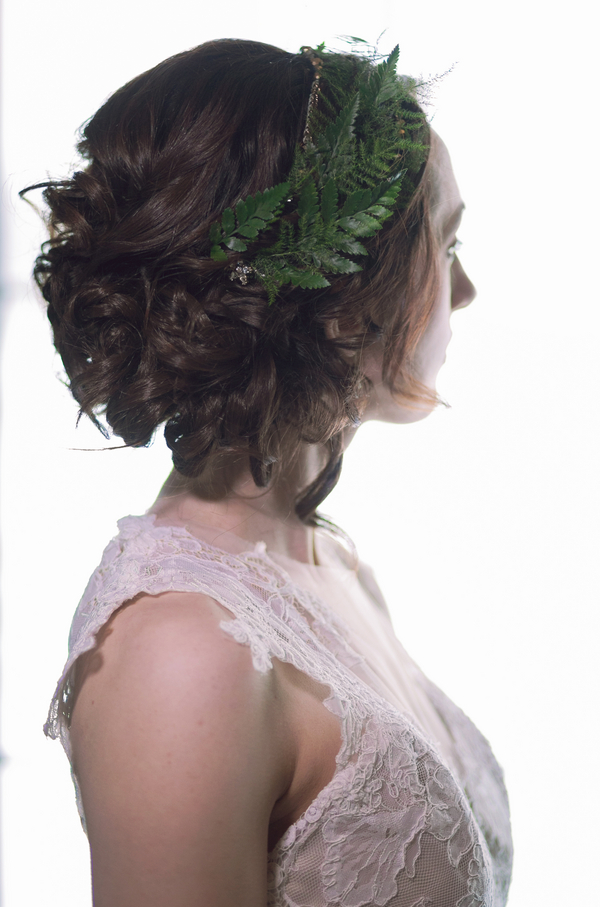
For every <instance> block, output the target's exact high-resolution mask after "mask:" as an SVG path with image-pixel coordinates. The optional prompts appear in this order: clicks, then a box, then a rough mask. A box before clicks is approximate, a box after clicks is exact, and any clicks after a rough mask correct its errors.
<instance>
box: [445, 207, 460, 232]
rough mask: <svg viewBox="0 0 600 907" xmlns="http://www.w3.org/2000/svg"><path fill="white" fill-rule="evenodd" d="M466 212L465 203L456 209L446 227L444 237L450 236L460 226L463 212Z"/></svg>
mask: <svg viewBox="0 0 600 907" xmlns="http://www.w3.org/2000/svg"><path fill="white" fill-rule="evenodd" d="M464 210H465V203H464V202H461V203H460V205H459V206H458V207H457V208H456V210H455V211H453V213H452V214H451V215H450V217H449V218H448V220H447V221H446V224H445V226H444V235H445V236H449V234H450V233H453V232H454V230H456V228H457V227H458V225H459V224H460V221H461V218H462V216H463V211H464Z"/></svg>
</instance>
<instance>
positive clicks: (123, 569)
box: [45, 516, 512, 907]
mask: <svg viewBox="0 0 600 907" xmlns="http://www.w3.org/2000/svg"><path fill="white" fill-rule="evenodd" d="M119 529H120V534H119V536H117V538H116V539H114V540H113V541H112V542H111V543H110V544H109V545H108V547H107V549H106V550H105V552H104V556H103V558H102V562H101V564H100V566H99V567H98V569H97V570H96V571H95V573H94V574H93V576H92V578H91V579H90V582H89V584H88V587H87V589H86V591H85V593H84V595H83V598H82V601H81V603H80V605H79V607H78V609H77V612H76V614H75V618H74V620H73V625H72V628H71V634H70V639H69V659H68V661H67V664H66V666H65V670H64V672H63V675H62V677H61V678H60V680H59V683H58V686H57V690H56V693H55V696H54V699H53V701H52V704H51V707H50V713H49V716H48V721H47V723H46V725H45V731H46V733H47V734H48V735H49V736H51V737H60V738H61V740H62V742H63V745H64V747H65V749H66V751H67V754H68V755H69V757H70V745H69V732H68V726H67V720H66V717H65V716H66V714H67V713H68V705H69V697H70V687H69V675H70V671H71V668H72V666H73V664H74V662H75V661H76V659H77V658H78V656H79V655H81V654H82V653H83V652H85V651H88V650H89V649H91V648H93V646H94V644H95V634H96V633H97V632H98V630H99V629H100V628H101V627H102V626H103V624H104V623H106V621H107V620H108V619H109V618H110V616H111V614H112V613H113V612H114V611H115V610H116V608H118V607H119V606H120V605H121V604H123V603H124V602H125V601H128V600H129V599H131V598H133V597H134V596H136V595H138V594H139V593H147V594H150V595H157V594H159V593H160V592H165V591H169V590H171V591H194V592H200V593H203V594H205V595H208V596H210V597H211V598H213V599H215V600H216V601H218V602H220V603H221V604H222V605H223V606H225V607H226V608H227V609H228V610H229V611H230V612H231V614H232V615H233V619H231V620H226V621H223V622H222V623H221V627H222V629H223V630H224V631H225V632H226V633H228V634H230V635H231V636H232V637H233V639H235V640H236V641H237V642H239V643H241V644H244V645H248V646H249V647H250V650H251V653H252V661H253V664H254V667H255V668H256V669H257V670H258V671H261V672H266V671H268V670H269V669H270V668H271V667H272V659H273V658H277V659H280V660H281V661H285V662H289V663H290V664H292V665H294V667H296V668H297V669H298V670H300V671H303V672H304V673H305V674H307V675H308V676H310V677H311V678H312V679H313V680H315V681H317V682H318V683H320V684H323V685H326V686H327V687H329V690H330V696H329V697H328V698H327V699H326V701H325V703H324V704H325V706H326V707H327V708H328V709H329V710H330V711H331V712H333V713H334V714H335V715H336V716H337V717H338V718H339V721H340V726H341V738H342V745H341V749H340V752H339V753H338V756H337V768H336V771H335V774H334V777H333V779H332V780H331V781H330V783H329V784H328V785H327V786H326V787H325V788H324V789H323V790H322V791H321V792H320V794H319V795H318V796H317V797H316V799H315V800H314V801H313V803H312V804H311V805H310V806H309V808H308V809H307V810H306V811H305V813H304V814H303V815H302V816H301V818H300V819H299V820H298V821H297V822H295V823H294V824H293V825H292V826H291V827H290V828H288V830H287V831H286V832H285V834H284V835H283V837H282V838H281V840H280V841H279V842H278V844H277V845H276V846H275V848H274V850H273V851H272V852H271V853H270V854H269V864H268V869H269V875H268V878H269V902H268V903H269V907H332V905H333V907H375V905H376V907H491V905H495V907H502V905H504V904H505V903H506V896H507V890H508V882H509V878H510V866H511V856H512V851H511V839H510V827H509V821H508V804H507V800H506V793H505V790H504V785H503V781H502V774H501V771H500V768H499V767H498V765H497V763H496V761H495V760H494V757H493V755H492V754H491V751H490V749H489V746H488V744H487V742H486V741H485V740H484V738H483V737H482V736H481V735H480V734H479V732H478V731H477V730H476V729H475V728H474V726H473V725H472V724H471V722H470V721H469V720H468V719H467V718H466V716H464V714H463V713H462V712H461V711H460V709H458V708H457V707H456V706H454V705H453V704H452V703H451V702H450V701H449V700H448V699H447V698H446V697H445V696H444V695H443V694H442V693H441V692H440V691H439V690H437V688H436V687H434V686H433V684H431V683H430V682H429V681H428V680H427V679H426V678H425V677H422V681H421V682H422V684H423V685H424V687H425V688H426V692H427V695H428V696H429V697H430V699H431V701H432V703H433V705H434V706H435V708H436V710H437V711H438V712H439V714H440V716H441V717H442V719H443V721H444V722H445V723H446V725H447V726H448V727H449V728H450V730H451V733H452V735H453V738H454V740H455V741H456V750H457V754H458V762H459V765H458V767H457V769H456V773H455V774H453V772H452V771H451V770H450V768H449V767H448V766H447V765H446V764H445V763H444V761H443V759H442V758H441V757H440V756H439V755H438V753H437V752H436V750H435V747H434V746H433V745H432V744H431V743H430V742H429V741H428V740H427V739H426V737H425V735H424V734H423V733H422V732H421V731H420V730H419V729H418V728H417V726H416V725H415V724H414V723H413V722H411V720H410V716H407V715H406V714H402V713H400V712H399V711H398V710H397V709H396V708H394V707H393V706H392V705H391V704H390V703H389V702H387V701H386V700H385V699H384V698H382V697H381V696H380V695H379V694H378V693H377V692H375V689H374V688H373V685H372V684H371V683H370V679H371V676H370V669H369V667H368V665H367V664H366V663H365V660H364V658H363V657H362V656H361V655H359V654H358V653H356V652H355V651H353V650H352V648H351V647H350V646H349V644H348V643H347V641H346V639H345V637H344V624H343V621H342V620H341V619H340V618H338V617H336V616H335V614H334V613H333V612H332V611H331V610H330V609H329V608H328V607H327V605H326V604H325V603H324V602H322V601H320V600H319V599H317V598H316V597H315V596H313V595H311V594H310V593H308V592H306V591H305V590H303V589H300V588H298V586H296V585H295V584H294V583H292V581H291V579H290V578H289V576H288V575H287V574H286V572H285V571H284V570H283V569H282V568H281V567H278V566H277V565H276V564H275V563H274V562H273V561H272V560H271V559H270V558H269V557H268V555H267V554H266V551H265V548H264V545H262V546H261V545H258V546H256V548H255V550H254V551H252V552H246V553H244V554H242V555H237V556H236V555H232V554H229V553H227V552H224V551H220V550H219V549H216V548H213V547H211V546H209V545H206V544H205V543H203V542H201V541H200V540H199V539H197V538H195V537H194V536H192V535H190V534H189V533H188V532H187V530H185V529H180V528H175V527H157V526H155V525H154V517H152V516H144V517H127V518H125V519H123V520H121V521H120V522H119ZM75 781H76V779H75ZM78 802H79V797H78ZM79 808H80V812H81V815H82V819H83V818H84V817H83V811H82V809H81V803H80V802H79Z"/></svg>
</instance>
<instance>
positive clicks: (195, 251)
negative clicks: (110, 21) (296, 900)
mask: <svg viewBox="0 0 600 907" xmlns="http://www.w3.org/2000/svg"><path fill="white" fill-rule="evenodd" d="M344 59H346V60H347V64H345V65H348V67H350V70H354V71H355V72H356V67H359V66H365V65H370V64H368V63H367V62H366V61H364V60H361V59H360V58H357V57H352V56H349V55H348V56H346V57H345V58H344ZM313 75H314V70H313V66H312V63H311V61H310V59H308V58H307V56H306V55H303V54H298V55H295V54H290V53H286V52H285V51H283V50H280V49H278V48H275V47H271V46H269V45H265V44H259V43H255V42H251V41H238V40H222V41H211V42H209V43H206V44H203V45H201V46H200V47H197V48H195V49H193V50H190V51H187V52H185V53H181V54H178V55H177V56H174V57H172V58H170V59H168V60H165V61H164V62H163V63H160V64H159V65H158V66H156V67H155V68H154V69H151V70H149V71H148V72H146V73H144V74H142V75H140V76H138V77H137V78H135V79H133V80H132V81H131V82H129V83H128V84H127V85H125V86H124V87H123V88H121V89H119V91H117V92H116V93H115V94H114V95H112V97H110V98H109V100H108V101H107V102H106V103H105V104H104V105H103V107H101V108H100V110H99V111H98V112H97V113H96V115H95V116H94V117H92V119H91V120H90V121H89V122H88V123H87V125H86V126H85V128H84V130H83V133H82V138H81V141H80V143H79V146H78V149H79V152H80V154H81V155H82V157H83V158H84V160H85V161H86V162H87V165H86V167H85V169H84V170H81V171H79V172H76V173H74V174H73V176H72V177H71V179H68V180H65V181H60V182H58V181H57V182H52V183H48V184H44V185H45V186H46V188H45V192H44V197H45V201H46V203H47V205H48V208H49V217H48V223H49V228H50V236H51V238H50V240H49V241H48V242H47V243H45V244H44V246H43V248H42V254H41V255H40V256H39V257H38V259H37V261H36V266H35V272H34V273H35V278H36V280H37V283H38V285H39V287H40V288H41V291H42V293H43V296H44V298H45V300H46V301H47V303H48V317H49V319H50V322H51V324H52V328H53V332H54V342H55V345H56V348H57V350H58V352H59V353H60V355H61V357H62V360H63V363H64V367H65V370H66V372H67V375H68V377H69V381H70V388H71V391H72V393H73V396H74V397H75V399H76V400H77V402H78V404H79V406H80V411H81V412H82V413H85V414H87V415H88V416H89V417H90V418H92V420H93V421H94V422H95V423H96V424H97V425H99V422H98V416H99V415H103V416H104V418H105V420H106V422H107V423H108V424H109V426H110V427H111V429H112V431H113V432H114V433H115V434H116V435H118V436H119V437H121V438H122V439H123V440H124V442H125V444H127V445H131V446H144V445H147V444H148V443H149V442H150V440H151V439H152V437H153V434H154V432H155V431H156V429H157V427H158V426H160V425H161V424H163V423H164V424H165V429H164V432H165V438H166V441H167V444H168V445H169V447H170V448H171V450H172V453H173V462H174V464H175V467H176V469H177V470H178V471H179V472H180V473H182V474H183V475H185V476H197V475H200V474H201V473H202V472H203V470H204V469H205V468H206V467H207V466H208V465H209V464H210V465H211V466H215V465H218V461H219V458H228V457H231V456H232V455H233V454H237V455H243V456H247V457H248V458H249V462H250V467H251V470H252V475H253V477H254V480H255V482H256V484H257V485H258V486H265V485H267V484H268V483H269V481H270V480H272V479H273V477H274V476H275V475H276V474H277V471H278V469H279V468H280V466H281V464H282V463H286V462H289V460H290V458H291V457H293V455H294V452H295V451H296V450H297V449H298V447H299V445H301V444H302V443H309V444H321V445H324V446H325V449H326V450H327V451H328V458H327V462H326V464H325V467H324V468H323V470H322V472H321V473H320V475H319V476H318V478H317V479H316V481H315V482H313V483H312V484H311V485H310V486H309V487H308V488H305V489H304V490H303V491H302V493H301V495H300V496H299V498H298V500H297V503H296V510H297V513H298V515H299V516H300V518H301V519H303V520H305V521H307V522H311V521H312V520H314V514H315V510H316V507H317V506H318V505H319V503H320V502H321V501H322V500H323V499H324V498H325V497H326V495H327V494H328V493H329V491H330V490H331V488H332V487H333V485H334V484H335V482H336V481H337V477H338V475H339V472H340V467H341V431H342V429H343V428H344V427H345V426H347V425H349V424H351V423H356V422H357V421H358V420H359V418H360V411H361V406H362V405H363V403H364V401H365V399H366V394H367V392H368V390H369V382H368V379H366V378H365V376H364V375H363V374H362V373H361V371H360V364H359V363H360V356H359V355H357V354H358V352H359V351H360V350H362V349H364V348H365V347H366V346H368V345H369V344H371V343H373V342H374V341H375V340H377V339H383V341H384V355H383V375H384V380H385V381H386V382H387V384H388V385H389V387H390V388H391V389H392V391H393V392H394V393H396V394H398V395H399V396H401V397H402V399H404V400H408V401H410V400H413V401H414V400H416V399H418V398H419V397H420V396H422V391H423V389H422V388H420V386H419V385H418V383H417V382H416V381H415V378H414V376H413V375H412V374H411V364H412V355H413V353H414V350H415V347H416V344H417V342H418V340H419V338H420V336H421V335H422V333H423V331H424V329H425V327H426V325H427V322H428V319H429V317H430V314H431V310H432V306H433V302H434V299H435V293H436V286H437V273H436V264H435V261H436V259H435V246H436V239H435V236H434V235H433V231H432V228H431V220H430V198H429V195H430V192H431V189H430V182H431V181H430V180H428V179H423V174H422V173H421V174H420V176H419V178H418V180H417V183H418V184H417V187H416V190H415V192H414V194H413V197H412V199H411V201H410V203H409V204H408V206H407V207H405V208H404V209H403V210H401V211H398V212H397V214H395V216H394V217H392V218H390V219H389V221H387V223H386V224H385V226H384V228H383V229H382V230H381V231H380V232H379V233H378V234H377V235H376V236H375V237H373V238H372V239H370V240H368V241H367V247H368V249H369V253H370V257H369V259H368V261H367V263H366V264H365V267H364V270H363V271H362V272H360V273H357V274H353V275H347V276H343V277H341V278H338V279H335V280H334V279H332V285H331V286H330V287H327V288H326V289H321V290H303V289H299V288H295V287H291V286H288V287H283V288H281V289H280V291H279V295H278V298H277V300H276V302H275V303H274V304H273V305H269V304H268V299H267V294H266V291H265V290H264V289H263V287H262V286H261V285H260V284H258V283H257V282H253V281H250V282H249V283H248V284H247V285H246V286H242V285H241V284H240V283H238V282H233V281H232V280H230V279H229V276H230V274H231V266H232V264H235V260H237V259H238V258H239V257H240V256H239V253H231V262H227V263H225V265H224V264H223V263H221V262H217V261H214V260H213V259H212V258H211V257H210V242H209V228H210V225H211V224H213V223H214V222H215V221H217V220H219V219H220V216H221V214H222V212H223V210H224V209H225V208H227V207H231V206H234V205H235V204H236V202H237V201H238V200H239V199H240V198H244V197H246V196H248V195H251V194H254V193H256V192H257V191H258V190H264V189H266V188H268V187H271V186H274V185H276V184H277V183H280V182H282V181H283V180H284V179H285V178H286V176H287V174H288V173H289V170H290V168H291V166H292V162H293V158H294V152H295V149H296V146H297V144H298V143H299V142H300V141H301V140H302V135H303V130H304V128H305V123H306V116H307V106H308V100H309V96H310V92H311V86H312V82H313ZM321 92H322V94H323V96H325V97H326V95H327V80H326V78H325V77H324V78H322V79H321ZM331 103H335V101H334V99H332V100H331ZM425 128H427V127H425ZM427 166H428V165H424V171H425V172H427ZM334 324H335V325H336V328H335V330H332V325H334Z"/></svg>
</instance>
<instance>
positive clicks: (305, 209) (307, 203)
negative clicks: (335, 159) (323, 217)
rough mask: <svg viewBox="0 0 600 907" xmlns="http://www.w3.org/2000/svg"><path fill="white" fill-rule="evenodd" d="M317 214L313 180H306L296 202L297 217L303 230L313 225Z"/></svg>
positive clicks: (317, 202)
mask: <svg viewBox="0 0 600 907" xmlns="http://www.w3.org/2000/svg"><path fill="white" fill-rule="evenodd" d="M318 213H319V197H318V194H317V187H316V186H315V183H314V180H307V181H306V182H305V183H304V185H303V187H302V190H301V192H300V198H299V200H298V215H299V217H300V220H301V221H302V224H303V227H304V229H306V228H307V227H308V226H309V225H310V224H313V223H314V221H315V219H316V216H317V214H318Z"/></svg>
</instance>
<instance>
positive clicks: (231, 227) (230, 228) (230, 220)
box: [221, 208, 235, 236]
mask: <svg viewBox="0 0 600 907" xmlns="http://www.w3.org/2000/svg"><path fill="white" fill-rule="evenodd" d="M221 224H222V225H223V233H224V234H225V236H231V234H232V233H233V232H234V231H235V214H234V213H233V211H232V210H231V208H225V210H224V211H223V216H222V217H221Z"/></svg>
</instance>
